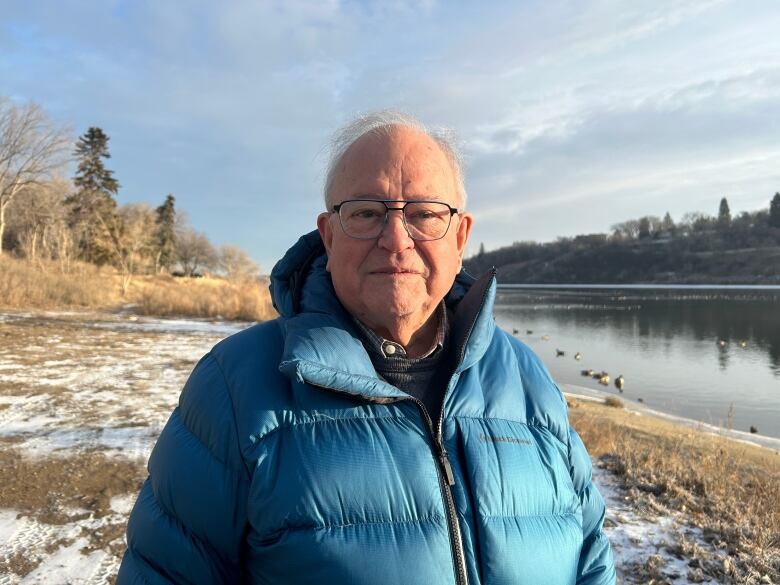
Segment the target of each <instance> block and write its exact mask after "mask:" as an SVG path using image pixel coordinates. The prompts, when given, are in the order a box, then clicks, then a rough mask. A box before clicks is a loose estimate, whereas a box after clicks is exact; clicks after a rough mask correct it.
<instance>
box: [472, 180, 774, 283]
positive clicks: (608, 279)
mask: <svg viewBox="0 0 780 585" xmlns="http://www.w3.org/2000/svg"><path fill="white" fill-rule="evenodd" d="M464 266H465V267H466V270H468V271H469V272H472V273H473V274H479V273H482V272H484V271H485V270H487V269H489V268H490V267H492V266H495V267H497V268H498V269H499V273H500V275H501V281H502V282H504V283H539V284H544V283H550V284H553V283H556V284H564V283H565V284H579V283H582V284H584V283H616V284H617V283H622V284H627V283H702V284H704V283H734V284H736V283H742V284H749V283H755V284H759V283H765V284H770V283H780V193H775V195H774V196H773V197H772V198H771V199H770V201H769V206H768V207H767V208H765V209H762V210H758V211H753V212H748V211H745V212H742V213H739V214H738V215H737V216H736V217H732V214H731V210H730V207H729V204H728V200H727V198H725V197H723V198H722V199H721V200H720V204H719V206H718V213H717V215H708V214H706V213H702V212H690V213H686V214H685V215H683V217H682V218H681V219H680V220H679V221H677V222H675V221H674V220H673V219H672V217H671V215H670V214H669V213H668V212H667V213H666V214H665V215H664V216H663V217H660V216H655V215H647V216H643V217H640V218H637V219H631V220H627V221H624V222H620V223H616V224H614V225H612V226H611V232H610V233H608V234H606V233H598V234H585V235H579V236H575V237H571V238H558V239H557V240H556V241H554V242H549V243H544V244H541V243H537V242H530V241H520V242H515V243H513V244H512V245H511V246H505V247H502V248H499V249H497V250H492V251H489V252H487V251H485V248H484V246H480V249H479V253H478V254H476V255H475V256H472V257H471V258H468V259H467V260H466V261H465V262H464Z"/></svg>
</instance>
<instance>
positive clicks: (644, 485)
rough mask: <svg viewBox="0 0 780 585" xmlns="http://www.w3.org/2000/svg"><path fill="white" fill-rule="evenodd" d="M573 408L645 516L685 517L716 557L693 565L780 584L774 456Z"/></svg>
mask: <svg viewBox="0 0 780 585" xmlns="http://www.w3.org/2000/svg"><path fill="white" fill-rule="evenodd" d="M570 406H571V410H570V416H571V420H572V424H573V426H574V427H575V428H576V429H577V431H578V433H579V434H580V435H581V437H582V439H583V441H584V442H585V444H586V446H587V447H588V450H589V452H590V454H591V456H593V457H594V458H596V459H599V460H600V462H601V464H602V465H604V466H605V467H606V468H607V469H609V470H610V471H612V472H614V473H616V474H617V475H618V476H620V477H621V478H622V480H623V482H624V485H625V488H626V490H627V492H628V495H629V497H632V499H633V500H634V501H635V504H636V506H637V507H638V508H639V509H640V510H641V509H642V508H643V507H645V508H646V509H648V510H650V511H654V512H658V513H669V512H670V511H676V512H681V513H683V514H684V516H685V517H686V518H687V519H688V522H689V523H690V524H691V525H693V526H696V527H698V528H700V529H701V530H702V533H703V535H704V538H705V539H706V540H707V542H709V543H710V544H712V545H713V547H714V549H715V550H717V551H719V553H718V554H717V555H709V556H708V555H706V554H702V555H701V556H700V557H699V558H698V559H695V560H696V562H697V563H698V567H699V569H700V570H701V572H702V573H703V574H705V575H708V576H710V577H712V578H714V579H716V580H717V582H719V583H764V582H772V583H777V582H780V505H779V503H780V456H778V454H777V453H775V452H773V451H771V450H769V449H762V448H759V447H756V446H753V445H749V444H744V443H739V442H736V441H732V440H728V439H726V438H723V437H718V436H715V435H713V434H710V433H706V432H702V431H699V430H697V429H692V428H687V427H681V426H677V425H673V424H671V423H667V422H666V421H660V420H657V419H653V418H651V417H638V416H633V415H632V414H631V413H628V412H626V411H624V410H619V409H614V408H604V407H602V406H599V405H594V404H586V403H582V402H573V403H571V405H570ZM676 546H678V547H679V546H682V547H685V543H678V544H677V545H676ZM689 552H690V551H689ZM694 552H695V551H694ZM699 552H701V551H699ZM767 578H768V579H770V581H766V579H767Z"/></svg>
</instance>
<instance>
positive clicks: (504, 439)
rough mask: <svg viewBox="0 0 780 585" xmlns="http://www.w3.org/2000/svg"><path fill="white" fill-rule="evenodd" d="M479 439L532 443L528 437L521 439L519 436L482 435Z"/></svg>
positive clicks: (519, 443)
mask: <svg viewBox="0 0 780 585" xmlns="http://www.w3.org/2000/svg"><path fill="white" fill-rule="evenodd" d="M479 440H480V441H483V442H485V443H515V444H516V445H530V444H531V441H529V440H528V439H519V438H517V437H496V436H493V435H480V436H479Z"/></svg>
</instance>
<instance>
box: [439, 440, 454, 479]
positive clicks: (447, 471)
mask: <svg viewBox="0 0 780 585" xmlns="http://www.w3.org/2000/svg"><path fill="white" fill-rule="evenodd" d="M439 461H441V466H442V467H443V468H444V475H445V477H446V478H447V483H448V484H449V485H450V486H453V485H455V475H454V474H453V473H452V466H451V465H450V460H449V458H448V457H447V451H446V450H445V449H444V447H442V448H441V451H440V452H439Z"/></svg>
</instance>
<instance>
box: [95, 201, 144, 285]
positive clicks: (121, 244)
mask: <svg viewBox="0 0 780 585" xmlns="http://www.w3.org/2000/svg"><path fill="white" fill-rule="evenodd" d="M154 218H155V216H154V211H152V209H151V208H150V207H149V206H148V205H146V204H145V203H131V204H128V205H124V206H122V207H120V208H119V210H118V212H117V213H116V214H114V215H113V216H111V217H110V218H108V219H107V220H106V219H102V218H99V221H100V222H101V223H102V224H103V226H102V227H103V229H104V230H105V231H106V233H107V234H108V236H109V237H108V241H109V242H110V244H111V256H112V261H113V263H114V265H115V266H116V267H117V268H118V269H119V271H120V273H121V276H122V283H121V287H122V296H124V295H125V294H127V289H128V288H129V287H130V282H131V280H132V278H133V276H134V275H135V274H137V273H138V271H139V269H140V268H142V267H143V265H144V261H145V260H149V258H150V257H151V254H152V249H153V243H154Z"/></svg>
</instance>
